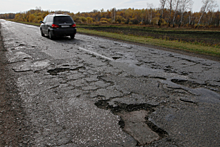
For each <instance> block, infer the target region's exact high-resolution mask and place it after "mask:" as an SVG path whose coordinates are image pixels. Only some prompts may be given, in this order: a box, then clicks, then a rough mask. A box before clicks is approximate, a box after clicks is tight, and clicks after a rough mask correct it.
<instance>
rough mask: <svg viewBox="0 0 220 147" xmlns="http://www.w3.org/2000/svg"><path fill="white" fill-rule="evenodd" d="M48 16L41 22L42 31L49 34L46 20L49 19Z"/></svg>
mask: <svg viewBox="0 0 220 147" xmlns="http://www.w3.org/2000/svg"><path fill="white" fill-rule="evenodd" d="M47 18H48V16H46V17H45V18H44V20H43V23H42V24H41V28H42V31H43V33H44V34H47V31H46V21H47Z"/></svg>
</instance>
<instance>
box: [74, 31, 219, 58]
mask: <svg viewBox="0 0 220 147" xmlns="http://www.w3.org/2000/svg"><path fill="white" fill-rule="evenodd" d="M77 32H79V33H85V34H93V35H98V36H104V37H109V38H114V39H119V40H124V41H129V42H134V43H141V44H147V45H155V46H160V47H165V48H171V49H177V50H185V51H189V52H193V53H199V54H205V55H212V56H216V57H220V48H219V47H212V46H203V45H200V44H198V45H196V44H192V43H185V42H178V41H170V40H163V39H153V38H146V37H138V36H132V35H123V34H118V33H109V32H102V31H95V30H88V29H85V28H78V29H77Z"/></svg>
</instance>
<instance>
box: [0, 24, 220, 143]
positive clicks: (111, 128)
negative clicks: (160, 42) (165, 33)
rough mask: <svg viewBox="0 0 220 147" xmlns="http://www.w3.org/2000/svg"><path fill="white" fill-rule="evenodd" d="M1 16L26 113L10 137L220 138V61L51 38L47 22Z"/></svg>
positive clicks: (81, 139)
mask: <svg viewBox="0 0 220 147" xmlns="http://www.w3.org/2000/svg"><path fill="white" fill-rule="evenodd" d="M0 23H1V35H2V37H3V42H4V49H5V50H6V51H4V53H5V55H6V57H7V64H6V65H7V68H8V69H9V71H8V72H10V75H11V76H13V77H14V84H15V85H16V87H17V90H15V91H17V95H18V97H19V100H20V101H19V104H17V105H19V106H20V107H21V108H22V111H19V113H22V115H20V117H21V118H25V119H22V122H23V123H22V126H21V127H23V130H24V131H25V132H24V133H20V134H18V135H19V136H20V137H19V140H16V142H13V140H11V141H10V137H9V139H7V141H5V142H3V143H2V144H3V145H5V146H10V145H16V146H45V147H48V146H51V147H52V146H53V147H54V146H60V147H81V146H114V147H115V146H119V147H120V146H125V147H134V146H146V147H147V146H169V147H181V146H210V147H211V146H213V147H214V146H219V145H220V140H219V138H220V107H219V106H220V74H219V73H220V63H219V62H218V61H212V60H206V59H202V58H197V57H191V56H186V55H181V54H177V53H172V52H168V51H162V50H157V49H153V48H148V47H143V46H138V45H132V44H127V43H122V42H118V41H112V40H107V39H103V38H99V37H94V36H87V35H81V34H77V35H76V39H75V40H71V39H69V38H60V39H56V40H49V39H48V38H45V37H41V36H40V31H39V27H35V26H27V25H24V24H19V23H14V22H9V21H5V20H0ZM14 101H16V100H14ZM11 103H13V102H11ZM0 113H1V116H2V115H3V113H2V112H0ZM15 122H16V120H15ZM16 129H20V128H19V127H15V130H16ZM5 133H7V132H6V131H3V132H0V136H1V138H3V139H4V137H2V136H4V134H5Z"/></svg>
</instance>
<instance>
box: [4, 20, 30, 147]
mask: <svg viewBox="0 0 220 147" xmlns="http://www.w3.org/2000/svg"><path fill="white" fill-rule="evenodd" d="M5 53H6V50H5V49H4V46H3V41H2V36H1V24H0V146H28V142H29V135H28V133H29V128H28V127H27V125H26V124H25V122H26V123H27V121H26V120H25V114H24V112H23V108H22V105H21V103H22V102H21V99H20V97H19V94H18V90H17V87H16V82H15V78H16V77H15V76H14V75H13V73H12V72H11V71H10V70H9V68H8V67H7V59H6V57H5Z"/></svg>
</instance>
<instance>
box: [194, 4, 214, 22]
mask: <svg viewBox="0 0 220 147" xmlns="http://www.w3.org/2000/svg"><path fill="white" fill-rule="evenodd" d="M202 3H203V5H202V7H201V10H200V13H201V16H200V18H199V21H198V25H199V24H200V22H201V19H202V17H203V15H204V14H205V13H206V12H207V11H213V10H214V9H215V8H216V7H217V6H218V5H217V3H216V1H215V0H202Z"/></svg>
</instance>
